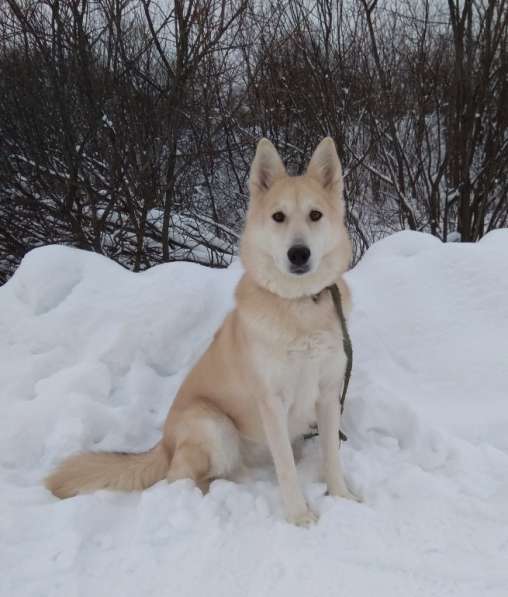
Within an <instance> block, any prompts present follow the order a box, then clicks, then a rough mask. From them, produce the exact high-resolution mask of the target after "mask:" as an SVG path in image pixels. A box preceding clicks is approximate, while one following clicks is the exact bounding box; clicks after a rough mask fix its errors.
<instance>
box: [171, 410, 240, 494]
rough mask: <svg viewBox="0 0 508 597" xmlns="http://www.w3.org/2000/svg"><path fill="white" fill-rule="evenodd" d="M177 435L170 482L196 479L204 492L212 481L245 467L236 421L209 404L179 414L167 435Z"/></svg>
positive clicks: (226, 476) (172, 422)
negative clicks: (241, 465) (243, 465)
mask: <svg viewBox="0 0 508 597" xmlns="http://www.w3.org/2000/svg"><path fill="white" fill-rule="evenodd" d="M172 432H174V434H175V437H174V440H175V441H174V451H173V457H172V459H171V464H170V467H169V471H168V474H167V480H168V481H169V482H172V481H176V480H178V479H192V480H193V481H194V482H195V483H196V485H197V486H198V487H199V488H200V489H201V490H202V491H203V492H206V491H208V485H209V483H210V481H211V480H213V479H217V478H228V477H229V476H231V475H232V474H233V473H234V472H235V471H236V470H237V469H238V468H239V467H240V464H241V456H240V438H239V434H238V430H237V429H236V427H235V426H234V424H233V422H232V421H231V419H230V418H229V417H227V416H226V415H225V414H224V413H222V412H221V411H220V410H218V409H217V408H215V407H214V406H212V405H209V404H207V403H206V402H205V401H199V403H197V404H196V403H194V404H193V405H192V407H189V408H187V409H185V410H184V411H181V412H179V413H177V416H175V417H174V418H173V421H171V420H170V421H169V425H168V426H167V433H168V434H171V433H172Z"/></svg>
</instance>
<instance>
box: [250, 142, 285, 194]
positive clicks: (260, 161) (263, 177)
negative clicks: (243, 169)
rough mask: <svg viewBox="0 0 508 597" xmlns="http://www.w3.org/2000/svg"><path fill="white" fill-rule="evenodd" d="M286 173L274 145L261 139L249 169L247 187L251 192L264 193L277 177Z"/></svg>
mask: <svg viewBox="0 0 508 597" xmlns="http://www.w3.org/2000/svg"><path fill="white" fill-rule="evenodd" d="M286 175H287V172H286V168H285V167H284V164H283V163H282V160H281V159H280V156H279V154H278V153H277V150H276V149H275V147H274V146H273V145H272V144H271V143H270V141H268V139H261V140H260V141H259V143H258V146H257V148H256V156H255V158H254V161H253V162H252V166H251V169H250V175H249V189H250V192H251V194H252V195H254V194H257V193H265V192H266V191H268V190H269V189H270V187H271V186H272V185H273V183H274V182H275V181H276V180H277V179H278V178H281V177H283V176H286Z"/></svg>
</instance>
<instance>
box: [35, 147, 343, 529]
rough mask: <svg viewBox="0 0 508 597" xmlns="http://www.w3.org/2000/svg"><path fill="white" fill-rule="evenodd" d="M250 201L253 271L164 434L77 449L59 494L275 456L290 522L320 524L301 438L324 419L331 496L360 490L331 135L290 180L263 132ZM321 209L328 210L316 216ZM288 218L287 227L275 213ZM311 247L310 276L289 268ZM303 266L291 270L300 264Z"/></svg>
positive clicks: (209, 472) (208, 475)
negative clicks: (299, 464)
mask: <svg viewBox="0 0 508 597" xmlns="http://www.w3.org/2000/svg"><path fill="white" fill-rule="evenodd" d="M249 185H250V196H251V197H250V205H249V210H248V214H247V221H246V226H245V230H244V234H243V237H242V241H241V259H242V262H243V265H244V267H245V274H244V276H243V277H242V279H241V280H240V282H239V284H238V287H237V289H236V308H235V309H234V311H232V312H231V313H230V314H229V315H228V316H227V317H226V319H225V321H224V323H223V324H222V326H221V328H220V329H219V331H218V332H217V333H216V335H215V337H214V339H213V342H212V343H211V345H210V346H209V348H208V350H207V351H206V352H205V354H204V355H203V356H202V357H201V359H200V360H199V361H198V363H197V364H196V365H195V366H194V368H193V369H192V370H191V372H190V373H189V375H188V376H187V378H186V379H185V381H184V382H183V384H182V386H181V388H180V390H179V392H178V394H177V396H176V399H175V401H174V402H173V404H172V406H171V409H170V411H169V414H168V417H167V420H166V423H165V425H164V434H163V438H162V440H161V441H160V442H159V443H158V444H157V445H156V446H155V447H154V448H152V449H151V450H149V451H148V452H145V453H143V454H121V453H97V454H78V455H76V456H72V457H70V458H68V459H67V460H65V461H64V462H63V463H62V464H61V465H60V467H59V468H57V470H56V471H55V472H53V473H52V474H51V475H50V476H49V477H48V478H47V479H46V485H47V487H48V488H49V489H50V490H51V491H52V492H53V493H54V494H55V495H56V496H59V497H61V498H65V497H70V496H74V495H76V494H78V493H84V492H89V491H93V490H96V489H101V488H102V489H103V488H109V489H121V490H139V489H144V488H146V487H149V486H150V485H152V484H153V483H155V482H157V481H159V480H161V479H163V478H166V479H168V481H174V480H176V479H182V478H190V479H193V480H194V481H195V482H196V483H197V484H198V485H199V486H200V487H201V488H202V489H204V490H206V488H207V486H208V483H209V482H210V480H211V479H215V478H218V477H222V478H225V477H227V478H232V477H233V476H234V475H235V473H237V472H238V471H239V470H240V469H241V468H242V465H243V463H247V464H248V463H249V462H251V461H253V460H254V458H255V457H257V456H259V455H260V454H262V453H263V452H266V453H268V451H269V452H271V455H272V457H273V462H274V463H275V469H276V473H277V477H278V480H279V484H280V488H281V493H282V499H283V503H284V507H285V512H286V516H287V519H288V520H289V521H291V522H293V523H296V524H299V525H307V524H309V523H311V522H312V521H314V520H315V518H316V517H315V514H314V513H313V512H312V511H311V510H310V509H309V507H308V505H307V503H306V501H305V498H304V495H303V493H302V489H301V487H300V485H299V482H298V478H297V471H296V466H295V459H294V455H293V450H292V443H293V442H294V441H295V440H297V439H298V438H299V437H301V436H302V435H303V434H304V433H305V432H306V431H308V429H309V425H310V424H311V423H313V422H315V421H316V420H317V423H318V428H319V434H320V442H321V446H322V457H323V465H324V467H323V472H324V476H325V479H326V482H327V485H328V490H329V493H330V494H332V495H335V496H343V497H352V495H351V494H350V493H349V491H348V489H347V488H346V484H345V481H344V477H343V474H342V468H341V462H340V458H339V450H338V448H339V443H338V430H339V423H340V414H339V407H338V396H339V391H340V388H341V385H342V380H343V375H344V370H345V361H346V359H345V355H344V352H343V349H342V336H341V329H340V326H339V323H338V320H337V316H336V313H335V310H334V306H333V302H332V299H331V296H330V293H329V292H328V291H326V290H325V289H326V287H327V286H329V285H330V284H332V283H337V284H338V285H339V287H340V290H341V295H342V298H343V302H344V310H345V312H346V313H348V312H349V310H350V295H349V291H348V288H347V286H346V284H345V282H344V280H343V279H342V277H341V275H342V273H343V272H344V271H345V270H346V269H347V267H348V265H349V261H350V257H351V245H350V240H349V237H348V235H347V232H346V228H345V225H344V205H343V198H342V194H343V182H342V170H341V165H340V162H339V158H338V156H337V152H336V150H335V145H334V143H333V141H332V140H331V139H330V138H326V139H324V140H323V141H322V142H321V143H320V144H319V145H318V147H317V149H316V151H315V152H314V155H313V156H312V159H311V161H310V164H309V166H308V169H307V172H306V173H305V175H303V176H288V174H287V172H286V170H285V168H284V165H283V163H282V161H281V159H280V157H279V155H278V153H277V151H276V149H275V148H274V146H273V145H272V144H271V143H270V142H269V141H268V140H266V139H262V140H261V141H260V142H259V144H258V147H257V152H256V156H255V159H254V162H253V164H252V168H251V173H250V181H249ZM312 210H318V211H319V212H321V213H322V217H321V219H319V221H312V220H311V218H310V217H309V214H310V212H311V211H312ZM279 211H280V212H282V213H283V214H284V215H285V220H284V221H283V222H276V221H274V219H273V218H272V216H273V214H274V213H276V212H279ZM294 245H300V246H302V245H304V246H306V247H308V249H310V252H311V255H310V259H309V261H308V264H307V265H308V267H309V271H307V272H305V273H291V271H292V264H291V263H290V261H289V258H288V250H289V249H290V248H291V247H292V246H294ZM293 269H294V268H293Z"/></svg>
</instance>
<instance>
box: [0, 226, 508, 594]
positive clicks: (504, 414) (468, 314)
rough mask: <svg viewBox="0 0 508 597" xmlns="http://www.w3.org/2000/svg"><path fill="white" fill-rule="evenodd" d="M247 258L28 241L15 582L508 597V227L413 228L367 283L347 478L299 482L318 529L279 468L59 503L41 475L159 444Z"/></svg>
mask: <svg viewBox="0 0 508 597" xmlns="http://www.w3.org/2000/svg"><path fill="white" fill-rule="evenodd" d="M240 275H241V269H240V267H239V265H238V264H234V265H233V266H231V267H230V268H229V269H228V270H222V271H219V270H210V269H206V268H203V267H201V266H198V265H192V264H182V263H181V264H169V265H162V266H157V267H154V268H152V269H151V270H149V271H146V272H143V273H138V274H132V273H130V272H128V271H126V270H124V269H122V268H121V267H119V266H118V265H116V264H114V263H113V262H111V261H109V260H107V259H105V258H103V257H100V256H98V255H94V254H90V253H86V252H82V251H78V250H74V249H69V248H64V247H59V246H50V247H45V248H42V249H37V250H35V251H33V252H31V253H29V254H28V255H27V256H26V257H25V259H24V260H23V262H22V264H21V266H20V267H19V269H18V271H17V272H16V274H15V275H14V277H13V278H12V279H11V280H10V281H9V282H8V283H7V284H5V285H4V286H3V287H1V288H0V465H1V469H0V475H1V477H0V502H1V509H0V594H1V595H2V596H3V595H6V596H7V595H9V596H13V597H16V596H18V595H19V596H21V595H23V596H32V595H33V596H35V595H41V596H44V597H49V596H62V597H69V596H73V595H80V596H89V595H93V596H94V597H99V596H103V595H104V596H114V595H122V597H128V596H131V595H132V596H136V597H139V596H140V595H143V596H151V595H154V596H155V595H157V596H161V595H178V596H187V595H188V596H194V595H202V594H204V592H206V594H207V595H209V596H215V595H217V596H221V597H222V596H224V595H227V596H228V597H231V596H235V595H239V596H240V595H241V596H245V595H251V596H257V595H259V596H261V595H276V596H278V595H281V596H282V595H306V596H309V595H348V597H357V596H358V597H363V596H368V595H372V594H376V595H379V596H385V595H386V596H388V595H389V596H390V597H393V596H396V595H401V596H404V597H412V596H420V595H421V596H424V595H425V596H429V595H438V596H445V595H457V596H459V595H460V596H461V597H463V596H469V595H471V596H474V597H477V595H482V597H491V596H492V597H494V596H495V597H506V595H507V594H508V567H507V566H506V562H507V561H508V230H499V231H496V232H492V233H490V234H488V235H487V236H486V237H485V238H484V239H483V240H482V241H481V242H480V243H478V244H476V245H468V244H447V245H444V244H442V243H440V242H439V241H438V240H436V239H435V238H433V237H430V236H427V235H424V234H419V233H409V232H406V233H399V234H396V235H394V236H392V237H390V238H387V239H385V240H383V241H381V242H378V243H377V244H375V245H374V246H373V247H372V248H371V249H370V250H369V252H368V253H367V255H366V256H365V257H364V259H363V260H362V261H361V263H360V264H359V265H358V266H357V267H356V268H355V269H354V270H353V271H351V272H350V273H349V274H348V281H349V282H350V285H351V288H352V291H353V299H354V311H353V315H352V318H351V335H352V339H353V344H354V349H355V364H354V370H353V377H352V384H351V386H350V393H349V397H348V402H347V406H346V420H345V430H346V432H347V434H348V436H349V438H350V440H349V442H348V443H347V444H345V445H344V448H343V449H344V463H345V469H346V475H347V478H348V481H349V484H350V486H351V487H352V489H353V490H354V491H355V492H356V493H358V494H360V495H362V496H363V499H364V502H363V503H361V504H356V503H351V502H348V501H345V500H336V499H333V498H330V497H328V496H325V495H324V491H325V487H324V485H323V484H322V483H320V482H319V481H318V476H317V462H318V455H319V454H318V442H317V440H310V441H309V442H308V443H307V445H306V448H305V455H304V459H303V462H302V463H301V465H300V467H299V468H300V474H301V478H302V482H303V484H304V487H305V492H306V494H307V496H308V498H309V501H310V503H311V505H312V507H313V508H314V509H315V510H316V511H318V512H319V513H320V521H319V523H318V524H317V525H316V526H315V527H313V528H311V529H308V530H306V529H298V528H294V527H291V526H290V525H288V524H286V523H285V522H284V520H283V513H282V508H281V505H280V502H279V497H278V492H277V485H276V482H275V478H274V474H273V471H271V470H264V469H263V470H255V471H252V473H251V474H250V475H249V477H248V479H246V480H245V483H242V484H234V483H230V482H227V481H216V482H214V483H213V484H212V486H211V490H210V493H209V494H208V495H206V496H204V497H203V496H202V495H201V493H200V492H199V490H197V489H196V488H195V487H194V486H193V485H192V483H190V482H187V481H180V482H177V483H174V484H172V485H168V484H167V483H165V482H161V483H158V484H157V485H155V486H154V487H152V488H151V489H149V490H147V491H145V492H143V493H133V494H118V493H112V492H106V491H103V492H98V493H96V494H94V495H88V496H79V497H77V498H74V499H70V500H66V501H58V500H57V499H55V498H54V497H53V496H52V495H51V494H49V492H47V491H46V490H45V489H44V488H43V486H42V485H41V483H40V480H41V478H42V477H43V476H44V475H45V474H47V472H48V471H49V470H50V468H51V467H52V466H53V465H54V464H55V463H56V462H57V461H58V460H60V459H61V458H62V457H64V456H66V455H68V454H70V453H72V452H75V451H78V450H126V451H132V450H144V449H147V448H148V447H150V446H151V445H153V444H154V443H155V442H156V441H157V440H158V438H159V430H160V427H161V425H162V422H163V420H164V418H165V415H166V412H167V409H168V406H169V404H170V402H171V400H172V398H173V397H174V395H175V392H176V390H177V388H178V386H179V384H180V383H181V381H182V378H183V376H184V375H185V373H186V371H187V370H188V368H189V367H190V366H191V364H192V363H193V362H194V361H195V360H196V358H198V356H199V355H200V354H201V352H202V351H203V350H204V349H205V347H206V345H207V343H208V342H209V341H210V339H211V337H212V335H213V333H214V331H215V329H216V328H217V327H218V325H219V324H220V322H221V320H222V318H223V317H224V315H225V313H226V312H227V311H228V310H229V309H230V308H231V306H232V303H233V299H232V295H233V289H234V286H235V284H236V281H237V280H238V278H239V276H240Z"/></svg>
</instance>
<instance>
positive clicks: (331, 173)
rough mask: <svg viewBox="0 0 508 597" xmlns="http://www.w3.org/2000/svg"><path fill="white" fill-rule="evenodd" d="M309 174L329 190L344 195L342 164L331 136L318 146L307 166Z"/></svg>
mask: <svg viewBox="0 0 508 597" xmlns="http://www.w3.org/2000/svg"><path fill="white" fill-rule="evenodd" d="M307 174H308V175H309V176H311V177H312V178H314V179H315V180H317V181H318V182H319V184H320V185H321V186H322V187H323V188H324V189H326V190H327V191H332V190H336V191H337V192H338V193H339V195H340V196H341V197H342V190H343V184H344V183H343V181H342V166H341V165H340V160H339V156H338V155H337V150H336V149H335V143H334V142H333V139H332V138H331V137H325V138H324V139H323V140H322V141H321V143H320V144H319V145H318V146H317V147H316V149H315V151H314V153H313V154H312V158H311V160H310V162H309V166H308V168H307Z"/></svg>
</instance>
